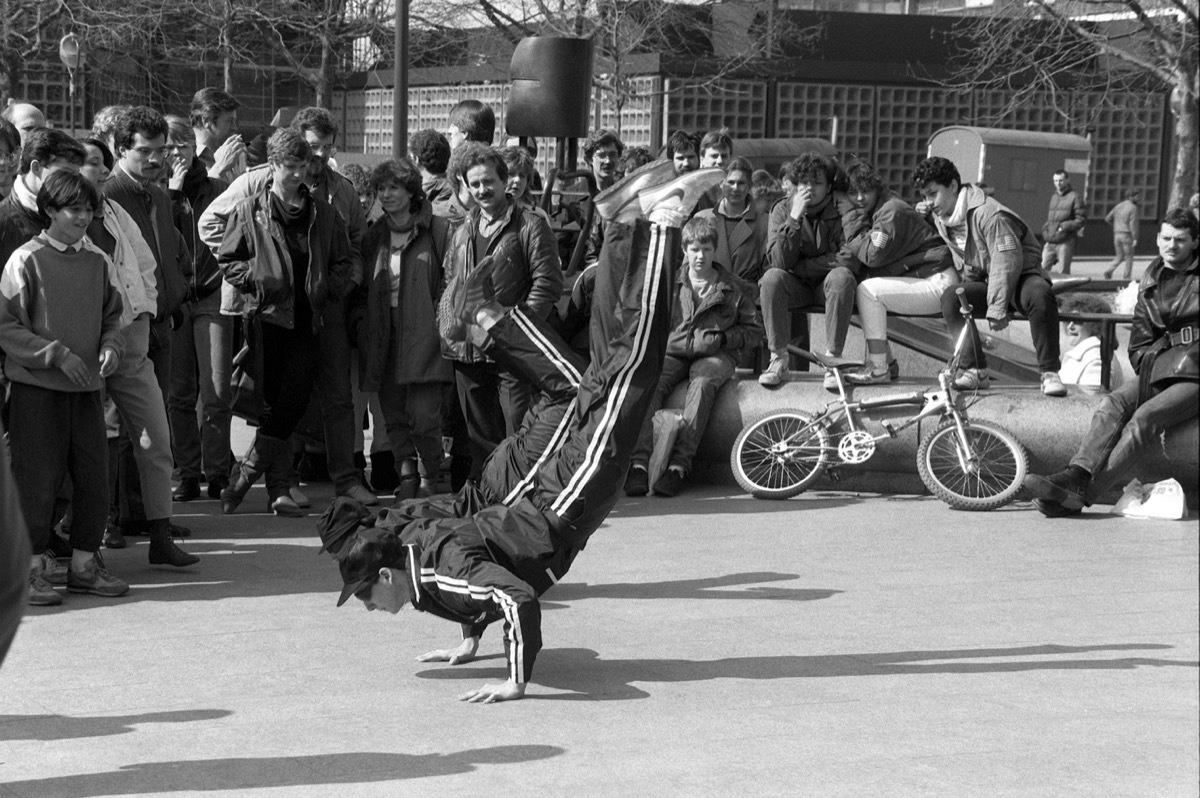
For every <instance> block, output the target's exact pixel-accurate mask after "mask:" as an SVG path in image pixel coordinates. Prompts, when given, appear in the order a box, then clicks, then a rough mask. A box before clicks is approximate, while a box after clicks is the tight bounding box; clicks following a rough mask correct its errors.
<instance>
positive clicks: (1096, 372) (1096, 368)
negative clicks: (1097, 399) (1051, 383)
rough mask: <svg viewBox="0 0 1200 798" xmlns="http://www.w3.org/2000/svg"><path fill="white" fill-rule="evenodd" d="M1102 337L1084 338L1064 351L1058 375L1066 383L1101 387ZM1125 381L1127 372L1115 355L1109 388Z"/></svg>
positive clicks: (1113, 387)
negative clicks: (1122, 368)
mask: <svg viewBox="0 0 1200 798" xmlns="http://www.w3.org/2000/svg"><path fill="white" fill-rule="evenodd" d="M1102 362H1103V361H1102V360H1101V359H1100V339H1099V338H1097V337H1096V336H1094V335H1093V336H1090V337H1088V338H1084V339H1083V340H1082V341H1080V342H1079V343H1077V344H1075V346H1073V347H1071V348H1070V349H1068V350H1067V351H1066V352H1063V353H1062V368H1061V369H1059V371H1058V376H1059V377H1060V378H1061V379H1062V381H1063V383H1064V384H1066V385H1078V386H1080V387H1081V388H1097V389H1098V388H1099V387H1100V367H1101V363H1102ZM1123 382H1125V373H1124V372H1123V371H1122V370H1121V364H1120V363H1118V362H1117V359H1116V358H1115V357H1114V358H1113V361H1112V377H1111V379H1110V380H1109V388H1110V389H1111V390H1114V391H1115V390H1116V389H1117V388H1120V387H1121V383H1123Z"/></svg>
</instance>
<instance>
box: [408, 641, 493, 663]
mask: <svg viewBox="0 0 1200 798" xmlns="http://www.w3.org/2000/svg"><path fill="white" fill-rule="evenodd" d="M478 650H479V638H478V637H468V638H466V639H465V640H463V641H462V642H461V643H459V644H458V646H457V647H456V648H439V649H435V650H433V651H426V652H425V653H424V654H420V655H418V656H417V662H449V663H450V664H451V665H462V664H463V663H464V662H470V661H471V660H473V659H475V652H476V651H478Z"/></svg>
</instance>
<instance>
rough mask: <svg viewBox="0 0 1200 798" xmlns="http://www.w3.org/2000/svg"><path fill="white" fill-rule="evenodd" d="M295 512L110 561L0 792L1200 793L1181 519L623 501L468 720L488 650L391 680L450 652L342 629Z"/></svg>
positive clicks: (429, 641) (21, 737) (935, 505)
mask: <svg viewBox="0 0 1200 798" xmlns="http://www.w3.org/2000/svg"><path fill="white" fill-rule="evenodd" d="M1140 265H1141V264H1139V266H1140ZM1099 268H1102V266H1100V267H1099ZM1081 271H1083V272H1084V273H1085V274H1087V273H1090V272H1091V271H1097V272H1098V271H1099V269H1092V268H1085V269H1082V270H1081ZM1138 271H1139V272H1140V271H1141V269H1140V268H1139V270H1138ZM247 440H248V435H247V431H246V429H245V428H244V427H239V429H238V434H237V435H236V436H235V446H234V448H235V450H236V451H238V452H239V453H240V452H241V451H243V450H244V448H245V444H246V442H247ZM308 489H309V491H310V493H311V495H312V496H313V499H314V505H315V506H314V509H313V515H311V516H309V517H308V518H304V519H276V518H272V517H270V516H268V515H266V514H265V513H264V512H263V510H264V508H265V503H266V499H265V491H264V490H263V489H262V488H261V487H256V488H255V489H254V490H253V491H252V493H251V494H250V496H249V498H248V499H247V501H246V503H245V505H244V506H243V511H242V512H239V513H238V514H237V515H234V516H229V517H225V516H222V515H220V512H219V508H218V506H217V502H214V501H207V500H206V501H199V502H193V503H190V504H187V505H176V508H177V510H178V512H179V517H178V520H179V521H180V522H181V523H183V524H186V525H188V526H190V527H191V528H192V529H193V530H194V531H195V534H194V536H193V537H192V538H191V539H190V540H189V541H188V542H187V543H186V544H185V545H186V548H187V549H188V550H189V551H192V552H195V553H197V554H199V555H200V556H201V557H202V558H203V559H202V562H201V564H200V565H199V566H197V567H195V568H192V569H188V570H186V571H170V570H163V569H156V568H152V567H150V566H148V565H147V564H146V551H147V545H148V544H147V543H146V541H145V539H144V538H133V539H131V540H132V541H134V545H133V546H132V547H131V548H129V549H125V550H121V551H111V552H106V558H107V560H108V562H109V565H110V567H111V568H112V570H113V571H115V572H116V573H117V574H119V575H121V576H123V577H125V578H127V579H128V580H130V582H131V583H132V584H133V589H132V590H131V591H130V593H129V594H128V595H127V596H125V597H123V598H120V599H115V600H113V599H107V600H106V599H101V598H96V597H91V596H76V595H68V596H67V597H66V599H65V603H64V605H63V607H61V608H31V609H30V611H29V613H28V615H27V617H26V619H25V621H24V623H23V625H22V628H21V631H20V633H19V634H18V636H17V639H16V642H15V644H14V647H13V650H12V652H11V653H10V655H9V658H8V660H7V661H6V662H5V664H4V666H3V668H2V669H0V798H16V797H18V796H19V797H20V798H26V797H32V796H38V797H39V798H41V797H45V798H50V797H51V796H62V798H83V797H84V796H133V795H166V796H189V795H197V796H220V795H225V796H249V797H250V798H259V797H260V796H261V797H264V798H265V797H266V796H317V797H319V798H323V797H324V796H333V797H335V798H342V797H343V796H345V797H347V798H352V797H353V796H368V795H369V796H410V795H412V796H418V795H419V796H475V795H480V796H482V795H488V796H520V797H522V798H523V797H524V796H571V797H572V798H586V797H587V796H618V797H619V798H625V796H637V797H640V796H688V797H689V798H692V797H700V798H706V797H707V796H730V795H760V796H815V797H822V796H848V797H851V798H858V797H860V796H887V797H889V798H890V797H891V796H954V797H955V798H958V797H959V796H985V797H987V798H991V796H1048V797H1050V798H1059V797H1060V796H1097V798H1116V797H1117V796H1138V797H1142V796H1145V797H1147V798H1175V797H1176V796H1196V795H1198V794H1200V754H1198V750H1200V682H1198V674H1200V670H1198V668H1200V595H1198V594H1200V589H1198V586H1197V578H1198V573H1197V571H1198V562H1200V546H1198V542H1197V540H1198V535H1197V533H1198V528H1197V522H1196V519H1195V516H1194V515H1193V517H1192V518H1191V519H1189V520H1187V521H1180V522H1152V521H1133V520H1128V519H1123V518H1117V517H1114V516H1109V515H1105V514H1103V513H1104V510H1106V509H1107V508H1103V507H1101V508H1094V509H1093V511H1092V512H1090V513H1089V514H1088V515H1086V516H1085V517H1084V518H1083V519H1068V520H1062V521H1057V522H1050V521H1047V520H1046V519H1043V518H1042V517H1041V516H1040V515H1038V514H1037V513H1036V512H1034V511H1033V510H1032V509H1030V508H1029V506H1028V505H1027V504H1017V505H1013V506H1011V507H1008V508H1005V509H1003V510H1000V511H997V512H994V513H990V514H969V513H959V512H954V511H951V510H950V509H948V508H947V507H946V506H945V505H943V504H942V503H940V502H938V501H937V500H935V499H932V498H928V497H916V496H879V495H863V494H854V493H844V492H843V493H834V492H813V493H808V494H805V495H803V496H801V497H799V498H797V499H794V500H792V501H788V502H760V501H755V500H753V499H750V498H748V497H745V496H743V495H740V494H738V493H737V492H736V490H735V489H734V488H733V487H731V486H716V485H710V486H702V487H697V488H696V489H694V490H692V491H690V492H687V493H685V494H683V495H682V496H680V497H678V498H676V499H659V498H655V497H648V498H644V499H637V500H629V499H623V500H622V501H621V502H619V503H618V504H617V506H616V509H615V510H614V512H613V513H612V515H611V516H610V518H609V519H608V522H607V523H606V524H605V525H604V526H603V527H602V528H601V529H600V530H599V531H597V533H596V534H595V536H594V537H593V538H592V540H591V543H590V545H589V546H588V548H587V550H586V551H584V552H583V553H582V554H581V555H580V556H579V558H578V560H577V561H576V563H575V566H574V568H573V569H572V571H571V572H570V573H569V574H568V575H567V577H566V578H565V579H564V580H563V583H562V584H560V585H558V586H557V587H555V588H554V589H553V590H552V591H551V592H550V593H548V594H547V595H546V597H545V600H544V602H543V635H544V638H545V648H544V650H543V652H542V654H541V656H540V657H539V659H538V662H537V666H536V668H535V672H534V681H533V684H532V686H531V687H530V689H529V692H528V695H527V697H526V698H525V699H524V700H522V701H519V702H516V703H511V704H499V705H492V706H481V705H471V704H463V703H460V702H458V701H456V700H455V696H456V695H457V694H459V693H461V692H463V691H465V690H467V689H471V688H474V687H477V686H479V685H481V684H483V683H485V682H494V681H499V680H502V679H503V678H504V675H505V674H504V660H503V656H502V649H501V645H500V635H499V630H498V629H492V630H489V632H488V634H487V635H486V636H485V638H484V641H483V645H482V646H481V648H480V654H481V658H480V659H479V660H477V661H476V662H474V663H471V664H467V665H462V666H459V667H456V668H450V667H447V666H444V665H434V664H422V663H418V662H415V661H414V659H413V658H414V656H415V655H417V654H419V653H421V652H424V651H426V650H429V649H432V648H440V647H447V646H450V645H453V644H456V643H457V640H458V628H457V627H456V626H454V625H452V624H449V623H446V622H445V621H441V620H439V619H437V618H434V617H430V616H425V615H421V614H419V613H415V612H413V611H411V610H405V611H403V612H401V613H400V615H399V616H396V617H392V616H390V615H386V614H382V613H368V612H366V611H364V610H363V609H362V607H361V605H360V604H359V603H358V602H357V601H352V602H351V604H349V605H347V606H346V607H343V608H341V609H338V608H336V607H335V606H334V604H335V602H336V598H337V593H338V590H339V589H340V579H339V577H338V574H337V569H336V567H335V565H334V564H333V562H332V560H330V559H329V558H328V557H327V556H318V555H317V554H316V552H317V549H318V548H319V542H318V539H317V536H316V531H315V529H316V527H315V523H316V517H317V514H318V513H319V512H320V511H321V509H323V507H324V506H325V505H326V504H327V503H328V501H329V500H330V499H331V496H332V493H331V490H330V486H329V485H327V484H326V485H316V486H311V487H310V488H308ZM1193 509H1194V508H1193Z"/></svg>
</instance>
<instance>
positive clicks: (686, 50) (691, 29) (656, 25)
mask: <svg viewBox="0 0 1200 798" xmlns="http://www.w3.org/2000/svg"><path fill="white" fill-rule="evenodd" d="M773 8H774V4H771V3H768V4H765V5H764V4H763V3H761V2H756V0H725V2H720V3H717V2H715V0H705V1H704V2H700V3H691V4H689V3H679V2H669V1H668V0H513V1H512V2H505V3H503V4H499V3H496V2H493V0H438V2H436V3H428V4H423V5H421V6H419V7H418V8H415V9H414V16H413V20H414V23H417V24H421V25H425V26H430V27H435V28H455V27H457V28H460V29H461V28H462V27H463V26H470V25H483V26H487V27H489V28H492V29H494V30H496V31H498V32H499V34H500V36H501V37H502V38H503V39H504V40H506V41H507V42H508V43H509V44H510V45H515V44H516V43H517V42H518V41H520V40H521V39H522V38H524V37H526V36H574V37H580V38H590V39H591V40H592V42H593V45H594V48H595V50H594V52H595V64H594V69H595V73H596V75H595V78H594V85H595V87H596V88H597V89H598V90H599V92H600V96H601V102H602V104H603V105H604V106H606V107H607V108H608V109H609V110H611V111H613V112H614V117H615V119H616V120H617V122H616V125H617V133H618V134H619V133H620V132H621V131H620V119H621V111H622V110H623V109H624V108H625V107H626V106H627V105H628V104H629V103H630V102H631V101H634V100H638V99H645V98H648V97H652V96H654V95H655V94H661V93H662V92H661V90H658V91H657V92H654V91H647V90H646V89H645V88H644V84H643V83H642V82H639V81H637V80H636V78H637V76H638V74H639V72H640V70H639V66H640V64H639V62H640V61H645V60H646V58H647V56H653V55H659V54H667V55H668V56H672V55H677V56H681V57H682V58H683V59H686V60H688V61H689V62H692V63H694V64H695V65H696V66H697V68H694V69H689V74H688V75H687V77H688V79H689V84H690V85H691V86H692V87H694V88H695V87H698V88H701V89H707V90H709V91H712V92H717V91H721V90H722V89H721V86H722V82H723V81H724V80H725V79H727V78H729V77H731V76H733V75H746V74H766V73H768V72H770V71H771V64H772V62H773V61H774V60H776V59H779V58H780V57H782V56H784V55H788V56H792V55H795V54H796V53H802V52H804V51H806V50H807V49H808V48H809V47H810V46H811V45H812V44H813V43H815V42H816V41H817V40H818V39H819V38H821V36H823V33H824V26H823V25H820V24H818V25H814V26H809V27H804V28H801V27H798V26H796V25H795V24H793V23H792V22H791V21H790V20H789V19H788V18H787V16H786V15H784V14H776V13H773V12H772V10H773ZM507 57H508V53H507V52H506V53H504V54H502V55H501V54H497V58H496V59H495V61H496V63H495V66H496V67H497V68H507V61H506V60H504V59H507Z"/></svg>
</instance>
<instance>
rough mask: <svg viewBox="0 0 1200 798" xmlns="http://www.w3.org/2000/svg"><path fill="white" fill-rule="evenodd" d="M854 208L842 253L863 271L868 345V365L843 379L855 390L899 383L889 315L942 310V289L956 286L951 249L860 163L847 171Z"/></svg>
mask: <svg viewBox="0 0 1200 798" xmlns="http://www.w3.org/2000/svg"><path fill="white" fill-rule="evenodd" d="M846 179H847V181H848V182H849V184H850V190H849V199H850V203H851V204H852V205H853V209H852V210H850V211H849V212H848V213H846V214H845V215H843V216H842V229H843V231H844V232H845V234H846V246H845V248H844V249H843V254H845V255H847V256H849V257H852V258H854V259H856V260H857V261H858V262H859V263H861V264H862V265H863V267H864V269H865V275H866V277H865V279H864V280H863V281H862V282H861V283H859V284H858V290H857V292H856V293H857V296H856V299H857V304H858V315H859V318H860V319H861V320H862V328H863V336H864V337H865V338H866V342H867V365H866V367H865V368H864V369H863V370H862V371H857V372H851V373H848V374H847V375H846V381H847V382H850V383H855V384H859V385H869V384H874V383H883V382H890V381H891V380H895V379H899V377H900V368H899V366H898V365H897V363H896V358H895V356H893V355H892V352H891V349H890V348H889V347H888V340H887V314H888V311H892V312H894V313H907V314H912V315H916V316H928V315H931V314H934V313H937V312H938V311H939V310H940V309H941V307H942V294H943V293H944V292H945V290H946V288H948V287H950V286H952V285H955V284H957V283H958V272H957V271H955V269H954V261H953V259H951V257H950V248H949V247H947V246H946V244H945V242H943V241H942V239H941V236H939V235H938V232H937V230H935V229H934V227H933V225H931V224H929V222H928V221H926V219H925V217H924V216H922V215H921V214H919V213H917V212H916V211H915V210H913V208H912V206H911V205H909V204H908V203H907V202H905V201H904V200H902V199H900V198H899V197H897V196H896V195H895V194H893V193H892V192H891V191H889V190H887V188H885V187H884V185H883V179H882V178H881V177H880V176H879V173H878V172H876V171H875V167H873V166H871V164H869V163H866V162H864V161H859V162H858V163H855V164H853V165H851V166H850V168H849V169H847V170H846Z"/></svg>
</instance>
